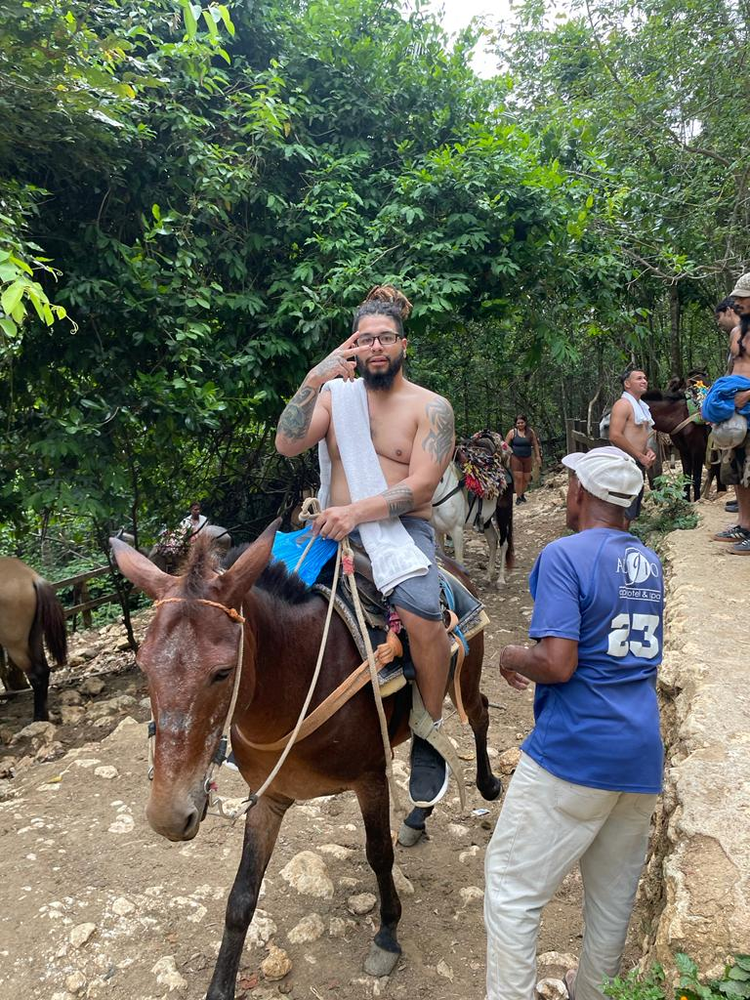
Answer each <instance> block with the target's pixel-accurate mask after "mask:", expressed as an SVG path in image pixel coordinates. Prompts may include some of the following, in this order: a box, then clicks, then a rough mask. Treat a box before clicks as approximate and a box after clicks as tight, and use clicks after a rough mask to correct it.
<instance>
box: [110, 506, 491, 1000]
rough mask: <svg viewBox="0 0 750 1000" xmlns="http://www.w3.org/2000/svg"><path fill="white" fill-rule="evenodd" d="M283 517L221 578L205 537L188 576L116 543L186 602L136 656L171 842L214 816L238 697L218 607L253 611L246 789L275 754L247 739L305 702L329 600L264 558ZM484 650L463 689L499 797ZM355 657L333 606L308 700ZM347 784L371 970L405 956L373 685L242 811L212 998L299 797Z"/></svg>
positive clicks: (241, 750) (241, 728)
mask: <svg viewBox="0 0 750 1000" xmlns="http://www.w3.org/2000/svg"><path fill="white" fill-rule="evenodd" d="M278 523H279V522H278V521H277V522H275V523H274V524H273V525H271V526H270V527H269V528H268V529H266V531H265V532H264V533H263V534H262V535H261V536H260V538H258V539H257V540H256V541H255V542H254V543H253V544H252V545H250V546H249V547H248V548H247V549H246V550H245V551H244V552H242V554H241V555H240V556H239V557H238V558H237V560H236V561H235V562H234V563H233V565H231V566H230V567H229V568H228V569H227V570H226V572H224V573H223V574H221V575H219V574H218V573H217V572H216V566H215V563H214V557H213V556H212V554H211V552H210V550H209V547H208V546H207V545H206V544H205V543H198V544H196V545H195V546H193V550H192V551H191V553H190V556H189V562H188V564H187V567H186V570H185V573H184V575H183V576H180V577H172V576H168V575H167V574H165V573H162V572H161V571H160V570H159V569H158V568H157V567H156V566H154V565H153V564H152V563H150V562H149V561H148V559H146V558H145V557H144V556H142V555H141V554H140V553H138V552H136V551H135V550H133V549H131V548H130V547H129V546H128V545H126V544H125V543H124V542H120V541H118V540H117V539H113V540H112V546H113V549H114V553H115V558H116V560H117V564H118V566H119V567H120V569H121V571H122V572H123V573H124V575H125V576H126V577H128V579H130V580H131V581H132V582H133V583H135V584H136V586H138V587H140V588H141V589H142V590H144V591H145V592H146V593H147V594H148V595H149V596H151V597H153V598H157V599H161V600H163V599H164V598H178V599H179V600H177V601H173V602H167V603H164V604H161V605H160V606H159V607H158V609H157V611H156V614H155V616H154V620H153V622H152V623H151V625H150V627H149V630H148V633H147V635H146V638H145V640H144V642H143V645H142V646H141V648H140V650H139V652H138V663H139V665H140V667H141V669H142V670H143V671H144V673H145V674H146V676H147V678H148V683H149V693H150V697H151V706H152V712H153V717H154V720H155V723H156V739H155V749H154V770H153V783H152V785H151V792H150V796H149V801H148V805H147V808H146V815H147V817H148V820H149V823H150V824H151V826H152V827H153V828H154V829H155V830H156V831H157V833H160V834H162V836H164V837H167V838H168V839H169V840H174V841H179V840H190V839H191V838H193V837H194V836H195V835H196V833H197V832H198V828H199V826H200V823H201V820H202V819H203V817H204V816H205V813H206V807H207V797H206V790H205V787H204V786H205V775H206V772H207V770H208V768H209V765H210V761H211V758H212V756H213V755H214V753H215V751H216V748H217V745H218V742H219V739H220V735H221V731H222V727H223V725H224V721H225V717H226V714H227V712H228V709H229V704H230V699H231V694H232V687H233V681H234V672H235V669H236V665H237V658H238V657H237V654H238V646H239V640H240V634H241V626H240V625H239V624H237V623H236V622H235V621H233V620H232V618H231V617H230V616H229V615H228V614H227V613H225V611H224V610H222V608H220V607H216V606H215V605H216V604H219V605H222V606H223V607H224V608H225V609H234V610H239V609H242V614H243V615H244V617H245V625H244V654H243V665H242V675H241V682H240V688H239V697H238V699H237V703H236V704H237V707H236V709H235V712H234V720H233V737H234V738H233V747H234V753H235V757H236V760H237V764H238V767H239V769H240V771H241V772H242V775H243V777H244V778H245V780H246V781H247V783H248V785H249V786H250V788H251V789H256V788H258V787H259V786H260V785H261V784H262V782H263V780H264V779H265V777H266V776H267V775H268V774H269V773H270V771H271V769H272V767H273V765H274V764H275V762H276V760H277V759H278V752H273V753H268V752H262V751H258V750H255V749H252V748H251V747H250V746H248V743H247V742H246V741H243V739H242V736H243V735H244V736H246V737H247V739H248V740H251V741H252V742H253V743H258V744H264V743H271V742H272V741H274V740H276V739H278V738H279V737H281V736H283V735H284V734H285V733H287V732H289V730H290V729H292V727H293V726H294V723H295V722H296V720H297V716H298V714H299V711H300V708H301V706H302V704H303V701H304V698H305V695H306V692H307V688H308V686H309V683H310V678H311V676H312V673H313V668H314V666H315V661H316V657H317V653H318V648H319V645H320V641H321V637H322V632H323V622H324V618H325V613H326V604H325V602H324V601H323V599H322V598H321V597H320V596H319V595H317V594H314V593H312V592H311V591H309V590H308V588H307V587H306V586H305V585H304V584H303V583H302V582H301V581H300V580H299V579H298V578H297V577H296V576H290V575H289V574H287V572H286V570H285V569H284V568H283V567H282V566H280V565H279V564H274V565H273V566H271V567H269V568H266V567H267V564H268V561H269V559H270V556H271V547H272V544H273V539H274V535H275V533H276V528H277V526H278ZM204 602H215V603H214V604H210V603H204ZM483 653H484V640H483V636H482V635H481V633H480V634H478V635H477V636H475V637H474V638H473V639H472V640H471V644H470V650H469V653H468V655H467V657H466V661H465V663H464V668H463V672H462V682H461V688H462V695H463V703H464V707H465V709H466V712H467V714H468V717H469V721H470V723H471V726H472V729H473V730H474V736H475V742H476V750H477V787H478V788H479V790H480V792H481V793H482V794H483V795H484V797H485V798H488V799H493V798H497V796H498V795H499V794H500V792H501V790H502V784H501V782H500V781H499V780H498V779H497V778H495V777H494V775H493V774H492V770H491V767H490V763H489V759H488V756H487V727H488V724H489V716H488V712H487V699H486V698H485V697H484V696H483V695H482V694H481V692H480V690H479V679H480V675H481V669H482V657H483ZM359 662H360V657H359V654H358V653H357V649H356V647H355V645H354V643H353V641H352V639H351V637H350V635H349V633H348V631H347V629H346V627H345V625H344V624H343V622H342V621H341V620H340V619H339V618H338V616H337V615H334V616H333V619H332V621H331V631H330V634H329V639H328V645H327V648H326V654H325V658H324V661H323V668H322V672H321V675H320V679H319V682H318V688H317V690H316V691H315V694H314V697H313V700H312V702H311V705H310V710H311V711H312V710H313V709H314V708H315V707H316V706H317V705H319V704H320V703H321V702H322V701H323V700H324V699H325V697H326V696H327V695H328V694H329V693H330V692H331V691H332V690H334V689H335V688H336V687H338V685H339V684H340V683H341V682H342V681H343V680H344V679H345V678H346V677H347V676H348V675H349V674H350V673H351V672H352V670H354V669H355V667H356V666H358V664H359ZM397 703H398V696H396V697H395V698H391V699H388V701H387V702H386V710H387V714H388V718H389V721H390V726H391V737H392V742H393V743H394V744H396V743H399V742H402V741H403V740H405V739H406V738H407V737H408V735H409V730H408V709H407V710H406V711H400V712H399V711H398V710H397ZM347 789H352V790H353V791H354V793H355V794H356V796H357V799H358V801H359V806H360V809H361V811H362V818H363V820H364V825H365V837H366V851H367V860H368V861H369V863H370V866H371V867H372V869H373V871H374V872H375V875H376V878H377V882H378V889H379V892H380V921H381V923H380V929H379V930H378V933H377V934H376V936H375V940H374V942H373V944H372V946H371V950H370V954H369V956H368V958H367V961H366V963H365V970H366V971H367V972H368V973H370V974H371V975H375V976H383V975H387V974H388V973H389V972H391V971H392V970H393V968H394V966H395V965H396V963H397V961H398V958H399V955H400V953H401V948H400V945H399V944H398V940H397V936H396V929H397V925H398V921H399V919H400V916H401V903H400V901H399V898H398V894H397V892H396V888H395V885H394V882H393V842H392V840H391V834H390V819H389V798H388V785H387V782H386V777H385V762H384V759H383V743H382V739H381V735H380V730H379V726H378V719H377V713H376V710H375V704H374V700H373V696H372V692H371V691H370V690H369V689H364V690H362V691H360V692H359V693H358V694H356V695H355V696H354V697H353V698H352V699H351V701H349V702H347V703H346V704H345V705H344V706H343V707H342V708H341V709H340V711H339V712H338V713H337V714H336V715H334V716H333V717H332V718H331V719H329V720H328V722H326V723H325V724H324V725H323V726H322V727H321V728H320V729H318V730H317V731H316V732H314V733H312V734H311V735H310V736H308V737H307V738H306V739H304V740H302V741H301V742H300V743H298V744H297V745H296V746H295V747H294V749H293V750H292V752H291V753H290V755H289V757H288V758H287V760H286V762H285V763H284V766H283V767H282V769H281V771H280V772H279V774H278V775H277V777H276V778H275V780H274V781H273V783H272V785H271V787H270V788H269V790H268V792H267V793H266V794H265V795H264V796H263V797H262V798H261V799H260V800H259V801H258V803H257V804H256V805H255V806H254V807H253V808H251V809H250V811H249V812H248V813H247V815H246V819H245V839H244V844H243V850H242V859H241V861H240V866H239V869H238V871H237V876H236V878H235V881H234V885H233V886H232V890H231V893H230V895H229V901H228V905H227V911H226V921H225V927H224V936H223V940H222V944H221V950H220V952H219V957H218V960H217V963H216V968H215V970H214V974H213V978H212V980H211V985H210V986H209V990H208V994H207V1000H232V998H233V997H234V995H235V980H236V976H237V970H238V967H239V961H240V956H241V953H242V947H243V944H244V941H245V936H246V934H247V929H248V926H249V924H250V921H251V919H252V916H253V912H254V911H255V906H256V902H257V899H258V891H259V889H260V884H261V880H262V878H263V874H264V872H265V870H266V867H267V865H268V862H269V860H270V858H271V853H272V851H273V847H274V844H275V841H276V837H277V834H278V832H279V827H280V826H281V821H282V819H283V818H284V814H285V813H286V811H287V809H288V808H289V807H290V806H291V805H292V803H293V802H294V800H295V799H310V798H314V797H317V796H320V795H331V794H333V793H336V792H343V791H345V790H347ZM415 811H416V810H415ZM430 811H431V810H430ZM420 812H424V811H422V810H420Z"/></svg>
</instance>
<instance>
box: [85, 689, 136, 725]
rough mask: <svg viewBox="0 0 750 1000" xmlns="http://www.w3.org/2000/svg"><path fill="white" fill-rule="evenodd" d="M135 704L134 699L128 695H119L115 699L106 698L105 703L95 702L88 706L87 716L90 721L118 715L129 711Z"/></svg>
mask: <svg viewBox="0 0 750 1000" xmlns="http://www.w3.org/2000/svg"><path fill="white" fill-rule="evenodd" d="M135 704H136V700H135V698H134V697H133V696H132V695H130V694H121V695H119V696H118V697H117V698H107V699H106V700H105V701H97V702H96V703H95V704H93V705H91V706H89V708H88V710H87V715H88V717H89V718H90V719H102V718H104V717H105V716H108V715H118V714H119V713H120V712H127V711H129V710H130V709H131V708H132V707H133V706H134V705H135Z"/></svg>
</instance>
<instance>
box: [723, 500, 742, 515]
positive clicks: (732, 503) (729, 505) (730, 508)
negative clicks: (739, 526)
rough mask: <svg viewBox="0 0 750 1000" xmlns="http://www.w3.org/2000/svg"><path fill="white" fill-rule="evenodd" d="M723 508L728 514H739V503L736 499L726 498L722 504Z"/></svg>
mask: <svg viewBox="0 0 750 1000" xmlns="http://www.w3.org/2000/svg"><path fill="white" fill-rule="evenodd" d="M724 510H725V511H727V513H728V514H739V512H740V505H739V504H738V503H737V501H736V500H727V502H726V503H725V504H724Z"/></svg>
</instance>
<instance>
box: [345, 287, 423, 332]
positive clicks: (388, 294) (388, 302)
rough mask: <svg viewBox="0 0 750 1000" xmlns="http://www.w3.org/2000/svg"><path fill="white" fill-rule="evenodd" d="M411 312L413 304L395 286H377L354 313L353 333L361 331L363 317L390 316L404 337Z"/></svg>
mask: <svg viewBox="0 0 750 1000" xmlns="http://www.w3.org/2000/svg"><path fill="white" fill-rule="evenodd" d="M411 310H412V305H411V302H410V301H409V300H408V299H407V297H406V296H405V295H404V293H403V292H400V291H399V290H398V288H394V287H393V285H375V287H374V288H371V289H370V291H369V292H368V293H367V295H366V296H365V299H364V302H363V303H362V305H361V306H359V308H358V309H357V311H356V312H355V313H354V320H353V321H352V333H356V332H357V330H358V329H359V321H360V320H361V319H362V317H363V316H389V317H390V318H391V319H392V320H393V321H394V323H395V324H396V328H397V329H398V333H399V336H400V337H403V335H404V323H405V322H406V320H407V319H408V318H409V314H410V313H411Z"/></svg>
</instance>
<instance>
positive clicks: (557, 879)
mask: <svg viewBox="0 0 750 1000" xmlns="http://www.w3.org/2000/svg"><path fill="white" fill-rule="evenodd" d="M655 803H656V795H640V794H635V793H632V792H608V791H604V790H602V789H598V788H589V787H587V786H585V785H575V784H573V783H572V782H569V781H562V780H561V779H560V778H556V777H555V776H554V775H552V774H550V773H549V771H545V770H544V768H542V767H540V766H539V765H538V764H537V763H536V762H535V761H534V760H532V759H531V758H530V757H528V756H526V754H521V761H520V763H519V765H518V768H517V769H516V773H515V775H514V776H513V780H512V781H511V783H510V787H509V788H508V793H507V795H506V796H505V801H504V803H503V808H502V811H501V813H500V818H499V819H498V821H497V826H496V827H495V832H494V833H493V835H492V840H491V841H490V844H489V846H488V848H487V854H486V857H485V879H486V886H485V897H484V919H485V924H486V926H487V1000H533V998H534V987H535V985H536V947H537V937H538V935H539V921H540V919H541V915H542V908H543V907H544V906H545V904H546V903H548V902H549V900H550V899H551V898H552V896H553V895H554V893H555V891H556V890H557V888H558V887H559V885H560V883H561V882H562V880H563V879H564V878H565V876H566V875H567V873H568V872H569V871H570V870H571V868H572V867H573V865H575V863H576V862H579V864H580V867H581V875H582V878H583V887H584V907H583V913H584V920H585V924H586V926H585V931H584V935H583V945H582V950H581V959H580V963H579V966H578V975H577V977H576V984H575V992H576V1000H602V997H603V994H602V993H601V992H600V990H599V989H598V984H599V983H601V981H602V979H603V978H604V977H605V976H607V977H611V976H614V975H616V974H617V971H618V969H619V966H620V959H621V958H622V952H623V948H624V947H625V938H626V936H627V930H628V922H629V920H630V914H631V912H632V909H633V903H634V900H635V893H636V889H637V887H638V879H639V877H640V873H641V870H642V868H643V863H644V860H645V856H646V848H647V846H648V835H649V827H650V821H651V815H652V813H653V811H654V805H655Z"/></svg>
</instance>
